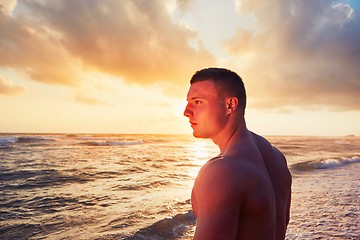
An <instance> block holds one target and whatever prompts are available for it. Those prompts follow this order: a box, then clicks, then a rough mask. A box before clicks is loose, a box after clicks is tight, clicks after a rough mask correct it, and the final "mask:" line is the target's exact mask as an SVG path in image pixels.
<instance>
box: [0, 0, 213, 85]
mask: <svg viewBox="0 0 360 240" xmlns="http://www.w3.org/2000/svg"><path fill="white" fill-rule="evenodd" d="M180 3H184V4H185V1H180ZM18 5H21V6H20V7H19V6H18V7H17V8H16V11H15V12H14V14H13V16H8V15H5V14H1V13H0V14H1V15H0V29H1V30H0V35H1V38H0V53H1V55H2V58H1V60H0V67H1V66H8V67H13V68H17V69H19V70H23V71H25V72H27V73H28V74H29V76H30V77H31V78H32V79H33V80H36V81H41V82H45V83H52V84H63V85H73V86H76V85H78V84H79V82H80V81H81V79H80V77H79V71H81V70H84V71H86V70H92V71H93V70H97V71H100V72H103V73H107V74H112V75H116V76H120V77H121V78H122V79H123V80H125V81H126V82H128V83H137V84H154V83H165V84H164V86H168V83H171V84H170V85H171V86H172V87H169V89H171V88H172V89H173V88H174V84H179V83H182V84H183V83H184V78H185V79H188V78H189V73H193V72H194V71H195V70H197V69H198V68H199V67H200V66H206V65H209V64H210V65H211V64H213V63H214V62H215V60H214V57H213V56H212V55H211V54H210V53H208V52H207V51H206V50H205V49H203V48H201V47H199V48H198V49H194V48H192V47H190V46H189V44H188V42H189V41H190V40H192V39H194V38H197V35H196V33H195V32H193V31H190V30H189V29H186V28H185V27H184V26H182V25H177V24H175V23H173V22H172V19H171V17H170V15H169V12H168V11H167V8H166V6H165V4H164V3H163V1H161V0H154V1H146V0H136V1H111V0H104V1H97V0H78V1H66V0H62V1H40V0H38V1H27V0H24V1H21V2H18Z"/></svg>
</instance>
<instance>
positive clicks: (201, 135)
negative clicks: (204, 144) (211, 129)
mask: <svg viewBox="0 0 360 240" xmlns="http://www.w3.org/2000/svg"><path fill="white" fill-rule="evenodd" d="M193 136H194V137H196V138H207V137H206V136H204V135H203V134H201V133H198V132H195V131H193Z"/></svg>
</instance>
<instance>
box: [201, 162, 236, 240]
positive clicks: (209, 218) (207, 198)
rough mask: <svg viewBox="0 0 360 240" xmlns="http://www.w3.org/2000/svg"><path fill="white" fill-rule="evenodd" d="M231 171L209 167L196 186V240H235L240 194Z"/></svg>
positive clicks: (214, 164) (203, 170) (215, 164)
mask: <svg viewBox="0 0 360 240" xmlns="http://www.w3.org/2000/svg"><path fill="white" fill-rule="evenodd" d="M237 181H238V180H237V179H236V178H235V177H234V173H233V171H231V168H230V167H228V166H226V165H224V164H222V163H217V162H214V163H210V164H208V166H205V168H204V169H202V171H201V172H200V174H199V176H198V178H197V180H196V182H195V186H194V194H195V197H196V200H197V223H196V231H195V238H194V239H234V238H235V237H236V233H237V225H238V216H239V210H240V204H241V201H240V194H239V185H238V183H237Z"/></svg>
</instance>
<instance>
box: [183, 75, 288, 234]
mask: <svg viewBox="0 0 360 240" xmlns="http://www.w3.org/2000/svg"><path fill="white" fill-rule="evenodd" d="M190 83H191V86H190V89H189V92H188V95H187V101H188V104H187V106H186V108H185V111H184V115H185V116H186V117H188V118H189V120H190V124H191V127H192V128H193V135H194V136H195V137H197V138H210V139H212V140H213V142H214V143H215V144H217V145H218V146H219V148H220V152H221V153H220V155H219V156H217V157H215V158H213V159H211V160H209V161H208V162H207V163H206V164H204V166H203V167H202V168H201V169H200V171H199V174H198V176H197V178H196V180H195V183H194V187H193V191H192V196H191V203H192V207H193V211H194V214H195V215H196V216H197V222H196V230H195V236H194V239H196V240H199V239H200V240H211V239H224V240H231V239H250V240H256V239H284V238H285V233H286V228H287V224H288V222H289V209H290V197H291V181H292V180H291V175H290V172H289V170H288V167H287V163H286V159H285V157H284V155H283V154H282V153H281V152H280V151H279V150H277V149H276V148H275V147H273V146H271V144H270V143H269V142H268V141H267V140H265V139H264V138H262V137H260V136H258V135H256V134H255V133H252V132H250V131H249V130H248V129H247V127H246V123H245V119H244V113H245V106H246V93H245V88H244V84H243V82H242V79H241V78H240V77H239V76H238V75H237V74H236V73H234V72H232V71H230V70H227V69H222V68H207V69H203V70H200V71H198V72H196V73H195V74H194V75H193V77H192V78H191V81H190Z"/></svg>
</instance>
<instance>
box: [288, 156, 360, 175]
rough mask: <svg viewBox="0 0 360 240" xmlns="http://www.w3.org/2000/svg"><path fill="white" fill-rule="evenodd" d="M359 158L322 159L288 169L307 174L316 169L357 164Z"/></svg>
mask: <svg viewBox="0 0 360 240" xmlns="http://www.w3.org/2000/svg"><path fill="white" fill-rule="evenodd" d="M359 162H360V157H358V156H357V157H352V158H343V159H322V160H315V161H306V162H300V163H295V164H292V165H291V166H290V169H291V170H293V171H296V172H307V171H313V170H317V169H329V168H339V167H342V166H344V165H347V164H353V163H359Z"/></svg>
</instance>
